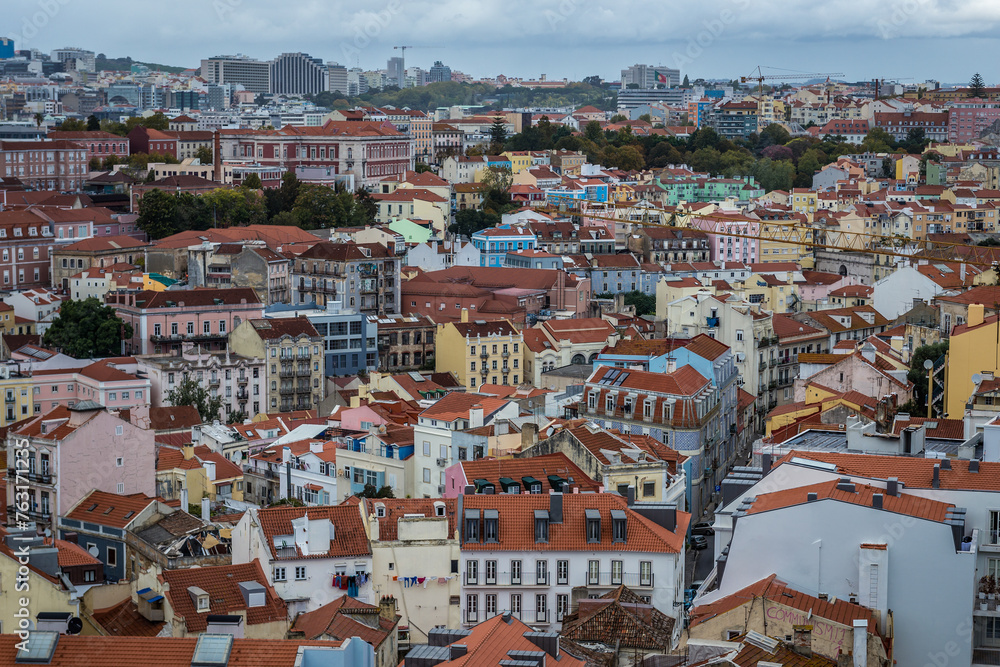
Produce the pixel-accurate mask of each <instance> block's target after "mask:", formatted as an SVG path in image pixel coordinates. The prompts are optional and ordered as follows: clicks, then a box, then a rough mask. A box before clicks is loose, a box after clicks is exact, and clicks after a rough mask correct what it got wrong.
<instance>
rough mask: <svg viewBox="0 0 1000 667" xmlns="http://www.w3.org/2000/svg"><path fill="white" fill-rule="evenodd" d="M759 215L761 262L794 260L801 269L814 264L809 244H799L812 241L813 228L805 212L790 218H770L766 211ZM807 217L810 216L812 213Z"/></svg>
mask: <svg viewBox="0 0 1000 667" xmlns="http://www.w3.org/2000/svg"><path fill="white" fill-rule="evenodd" d="M813 208H815V200H814V205H813ZM760 217H761V223H760V236H761V241H760V261H761V262H763V263H770V262H795V263H796V264H798V265H799V266H801V267H802V268H803V269H811V268H813V266H815V259H814V257H813V254H812V252H810V246H807V245H799V244H800V243H801V244H806V243H812V241H813V229H812V228H811V227H810V226H809V225H808V224H807V222H806V214H800V215H798V216H795V217H794V218H790V219H776V218H771V217H768V216H767V214H766V213H761V214H760ZM808 217H809V218H811V217H812V214H808Z"/></svg>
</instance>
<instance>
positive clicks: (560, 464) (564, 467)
mask: <svg viewBox="0 0 1000 667" xmlns="http://www.w3.org/2000/svg"><path fill="white" fill-rule="evenodd" d="M459 465H461V466H462V471H463V472H464V473H465V479H466V481H467V482H468V483H469V484H472V483H473V482H474V481H476V480H477V479H485V480H486V481H488V482H490V483H491V484H493V487H494V488H495V489H500V478H501V477H509V478H511V479H513V480H516V481H518V482H520V481H521V479H522V478H524V477H534V478H535V479H537V480H538V481H540V482H541V483H542V491H543V492H544V493H547V492H548V490H549V488H550V485H549V480H548V477H549V475H558V476H559V477H561V478H563V479H569V478H570V477H572V478H573V484H574V486H579V487H580V491H595V492H596V491H597V490H598V489H599V488H600V486H601V485H600V484H599V483H598V482H596V481H594V480H592V479H591V478H590V477H589V476H588V475H587V473H585V472H584V471H583V469H582V468H580V467H579V466H578V465H576V464H575V463H573V461H571V460H570V458H569V457H568V456H566V454H564V453H563V452H554V453H552V454H543V455H541V456H529V457H524V458H517V459H479V460H477V461H462V462H461V463H460V464H459Z"/></svg>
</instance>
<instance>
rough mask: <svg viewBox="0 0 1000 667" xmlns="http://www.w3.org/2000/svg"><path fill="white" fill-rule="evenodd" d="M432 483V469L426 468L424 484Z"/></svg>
mask: <svg viewBox="0 0 1000 667" xmlns="http://www.w3.org/2000/svg"><path fill="white" fill-rule="evenodd" d="M430 483H431V469H430V468H424V484H430Z"/></svg>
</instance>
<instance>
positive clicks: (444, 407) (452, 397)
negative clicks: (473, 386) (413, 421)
mask: <svg viewBox="0 0 1000 667" xmlns="http://www.w3.org/2000/svg"><path fill="white" fill-rule="evenodd" d="M507 403H509V401H507V400H504V399H502V398H496V397H495V396H486V395H484V394H472V393H466V392H458V391H453V392H450V393H448V394H446V395H445V396H444V398H440V399H438V401H437V402H436V403H434V405H432V406H431V407H429V408H427V409H426V410H424V411H423V412H421V413H420V416H421V417H427V418H430V419H438V420H441V421H446V422H453V421H455V420H456V419H468V417H469V410H470V409H472V407H473V406H474V405H477V404H478V405H481V406H482V408H483V417H484V418H486V417H488V416H489V415H491V414H493V413H494V412H496V411H497V410H499V409H500V408H502V407H503V406H505V405H507Z"/></svg>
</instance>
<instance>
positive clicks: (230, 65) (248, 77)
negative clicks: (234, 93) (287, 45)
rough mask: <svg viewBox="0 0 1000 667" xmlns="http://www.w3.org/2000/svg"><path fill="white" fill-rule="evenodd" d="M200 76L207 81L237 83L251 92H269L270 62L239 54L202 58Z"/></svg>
mask: <svg viewBox="0 0 1000 667" xmlns="http://www.w3.org/2000/svg"><path fill="white" fill-rule="evenodd" d="M201 76H202V78H203V79H205V81H207V82H208V83H215V84H224V83H228V84H239V85H241V86H243V87H244V88H246V89H247V90H249V91H250V92H251V93H256V94H264V95H266V94H267V93H269V92H271V63H267V62H263V61H260V60H254V59H253V58H249V57H247V56H244V55H240V54H237V55H235V56H215V57H213V58H206V59H205V60H202V61H201Z"/></svg>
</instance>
